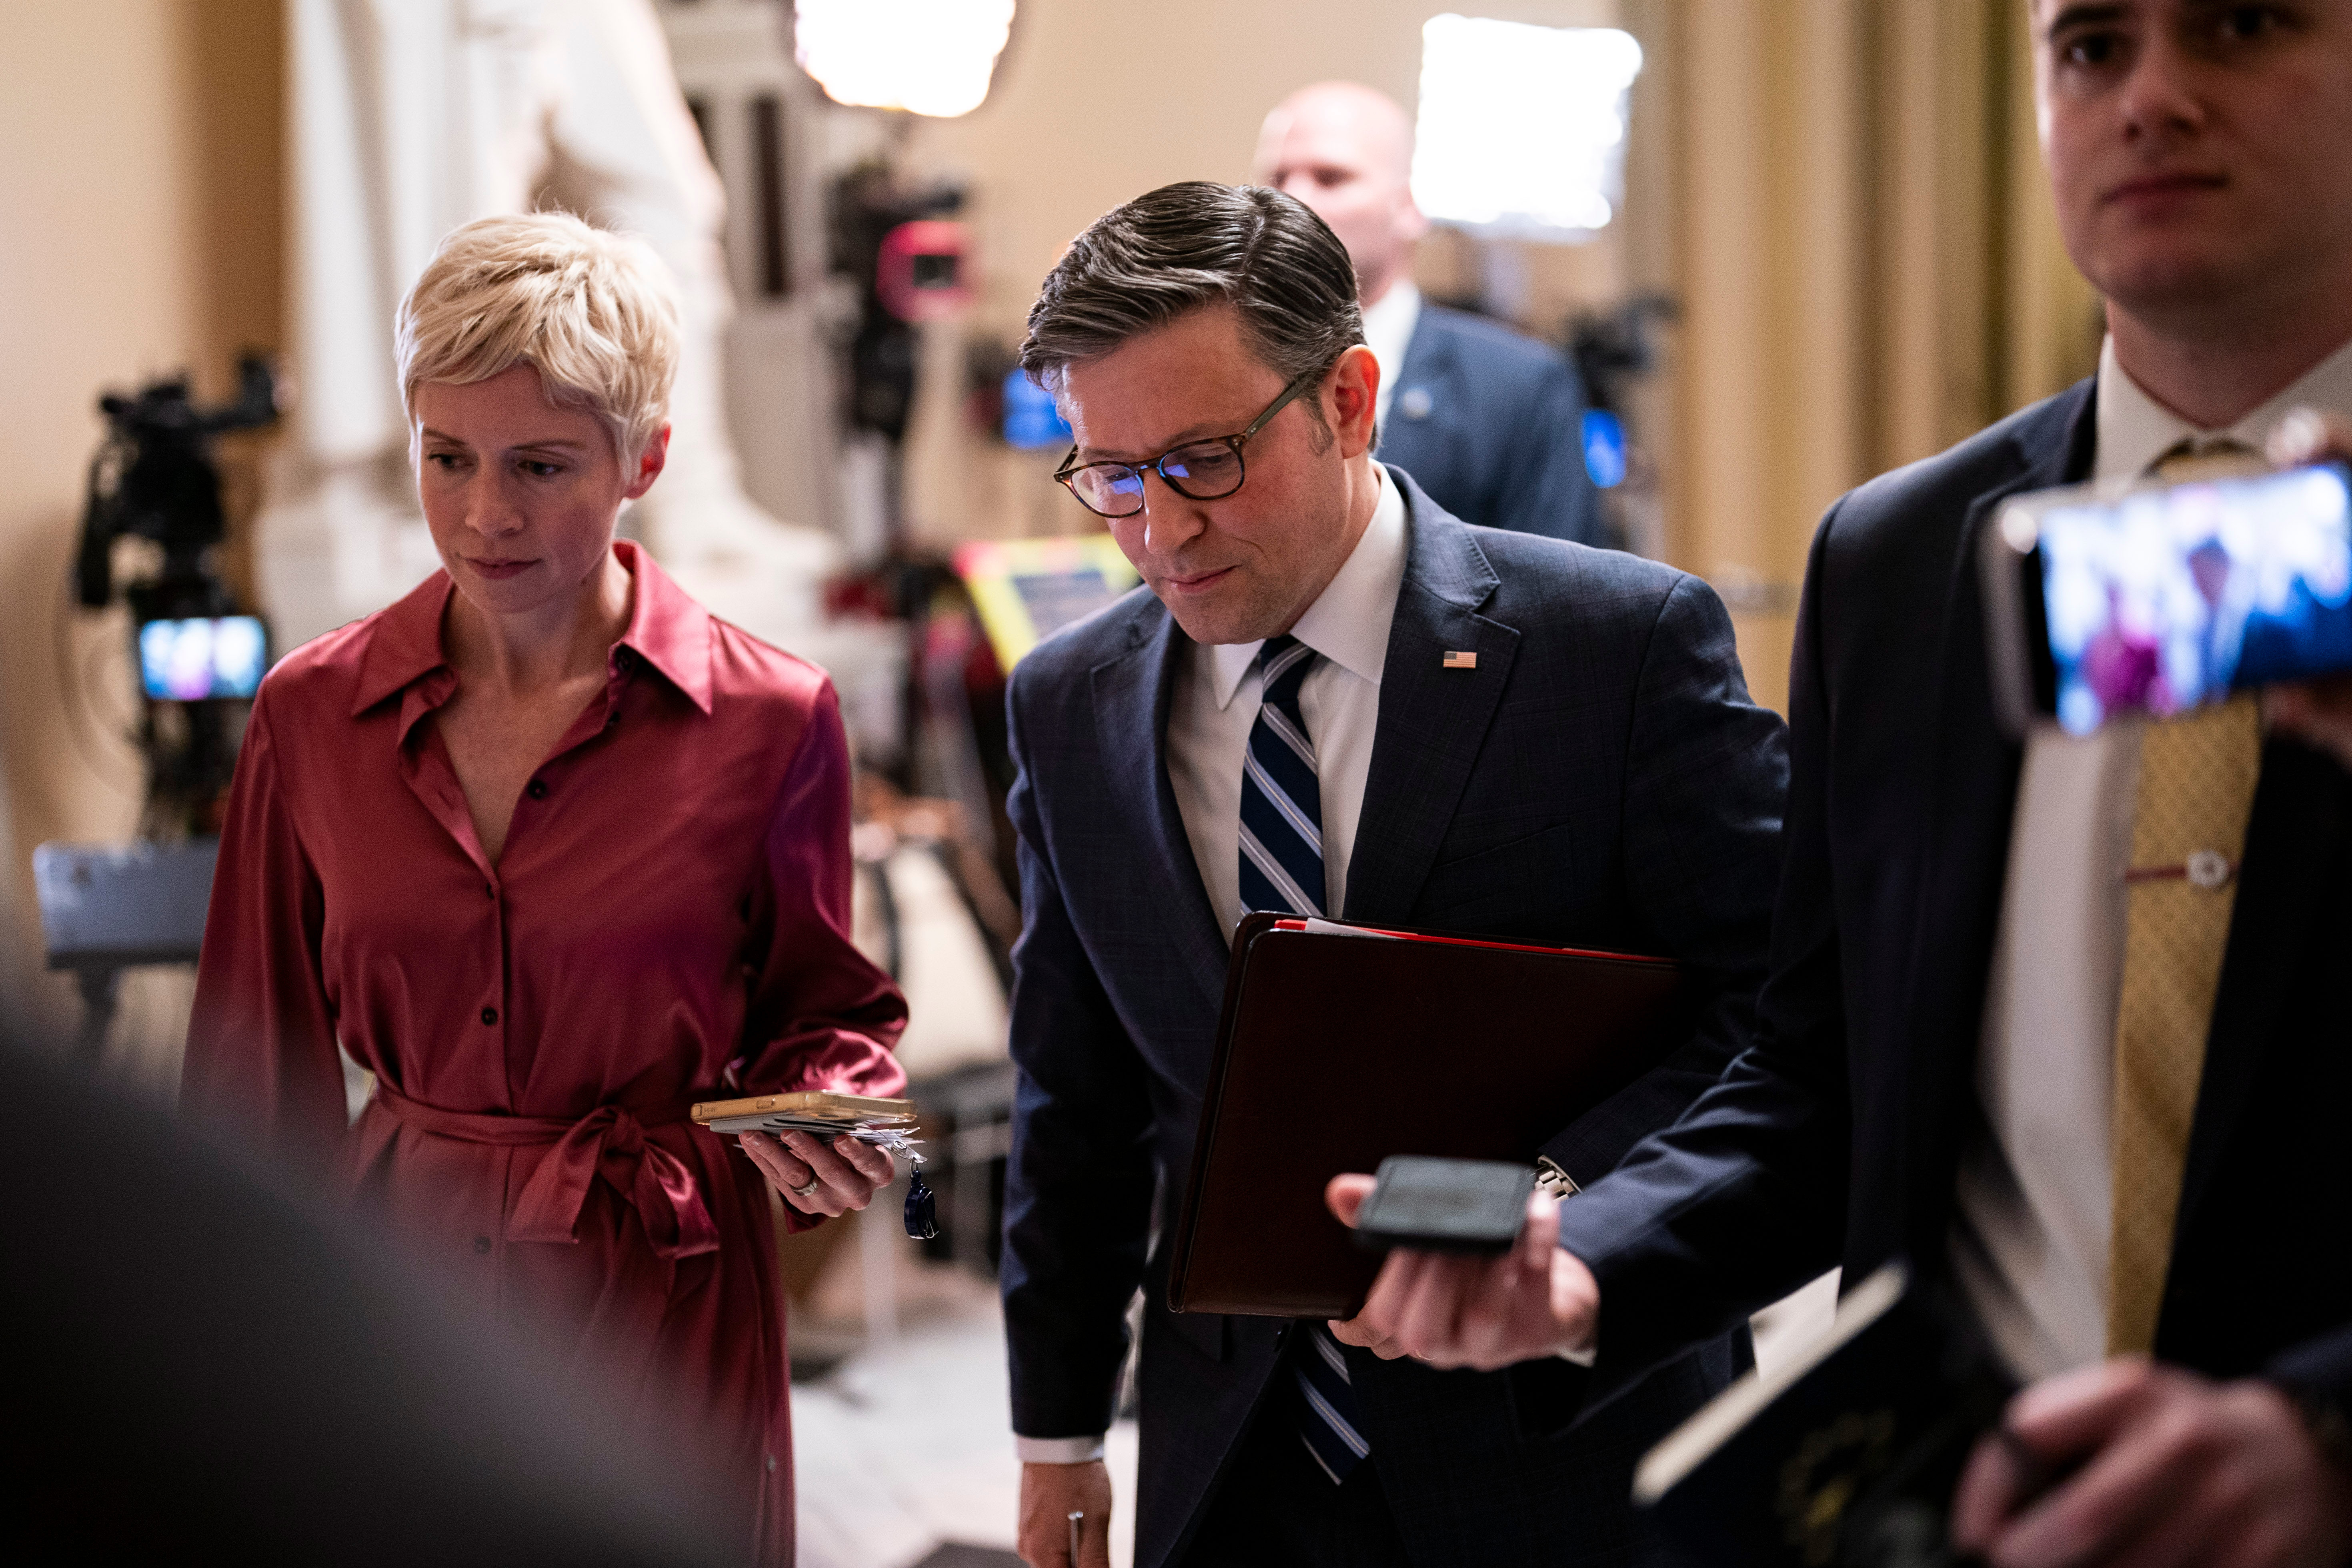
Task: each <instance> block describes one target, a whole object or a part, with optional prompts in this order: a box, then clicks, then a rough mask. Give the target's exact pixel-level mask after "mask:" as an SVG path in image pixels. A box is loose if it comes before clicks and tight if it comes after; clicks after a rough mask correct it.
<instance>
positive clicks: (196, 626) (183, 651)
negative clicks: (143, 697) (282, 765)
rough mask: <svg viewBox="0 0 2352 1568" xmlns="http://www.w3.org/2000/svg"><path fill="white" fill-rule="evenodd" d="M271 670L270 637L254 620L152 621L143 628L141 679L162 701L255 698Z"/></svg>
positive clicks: (212, 618)
mask: <svg viewBox="0 0 2352 1568" xmlns="http://www.w3.org/2000/svg"><path fill="white" fill-rule="evenodd" d="M268 668H269V639H268V636H267V635H266V634H265V633H264V632H263V631H262V629H261V622H260V621H259V620H257V618H255V617H254V616H204V617H198V618H195V619H191V620H178V621H149V622H147V623H145V624H144V625H143V626H141V627H140V628H139V675H140V679H141V681H142V683H143V684H144V685H145V686H146V688H147V695H148V696H149V697H151V698H153V699H155V700H158V701H165V702H201V701H203V700H205V699H207V698H213V697H250V696H252V695H253V694H254V692H255V691H256V690H257V689H259V688H260V686H261V677H262V673H263V672H264V671H265V670H267V669H268Z"/></svg>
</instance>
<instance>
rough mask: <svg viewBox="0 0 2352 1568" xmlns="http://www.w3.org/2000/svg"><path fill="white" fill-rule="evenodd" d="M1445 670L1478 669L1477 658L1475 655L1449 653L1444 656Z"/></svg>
mask: <svg viewBox="0 0 2352 1568" xmlns="http://www.w3.org/2000/svg"><path fill="white" fill-rule="evenodd" d="M1445 668H1448V669H1475V668H1478V656H1477V655H1476V654H1475V653H1449V654H1447V655H1446V656H1445Z"/></svg>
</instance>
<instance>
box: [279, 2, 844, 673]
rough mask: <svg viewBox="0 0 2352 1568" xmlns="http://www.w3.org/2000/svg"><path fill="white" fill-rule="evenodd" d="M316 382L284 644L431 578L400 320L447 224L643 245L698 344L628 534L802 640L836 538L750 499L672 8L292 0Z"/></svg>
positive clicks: (308, 395) (708, 597) (300, 430)
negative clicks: (677, 73) (732, 411)
mask: <svg viewBox="0 0 2352 1568" xmlns="http://www.w3.org/2000/svg"><path fill="white" fill-rule="evenodd" d="M286 9H287V29H288V38H289V78H290V80H289V106H288V126H287V140H288V146H289V172H288V178H289V215H288V216H289V250H290V252H291V260H292V274H291V279H290V302H291V310H290V315H291V318H292V326H293V361H294V368H295V373H296V378H297V385H298V389H299V396H298V402H297V405H296V411H295V417H294V430H293V438H292V439H291V440H290V441H289V442H288V443H286V446H285V448H284V451H283V454H282V457H281V459H280V461H279V463H278V469H277V472H276V473H275V474H274V475H273V476H272V483H271V487H270V499H269V501H268V505H267V506H266V507H265V509H264V511H263V515H262V518H261V521H260V524H259V529H258V551H257V555H258V560H257V565H258V569H259V575H260V588H261V594H262V597H263V600H264V608H265V609H266V610H267V611H268V614H269V615H270V616H271V617H272V620H273V622H274V624H275V627H276V630H277V636H278V646H279V647H280V648H281V649H282V648H287V647H293V646H294V645H296V644H297V643H299V642H301V641H304V640H306V639H307V638H309V637H315V636H317V635H318V634H319V633H320V632H322V631H326V630H329V629H331V628H332V627H334V626H340V625H341V624H342V623H344V622H345V621H348V620H351V619H352V618H353V617H354V616H362V615H364V614H366V613H368V612H369V611H371V610H373V609H376V608H378V607H380V606H381V605H385V604H388V603H390V602H391V601H392V600H393V599H394V598H396V597H398V596H399V595H401V594H402V593H404V592H405V591H406V590H407V589H408V588H409V587H410V586H411V585H412V584H415V582H416V581H417V580H418V579H419V578H421V577H423V576H424V575H425V574H426V573H427V572H429V571H430V570H432V568H433V566H434V564H435V561H434V557H433V552H432V545H431V543H430V542H429V540H428V539H427V538H426V536H425V525H424V521H423V519H422V518H421V517H420V516H419V515H418V513H417V511H416V506H415V495H414V491H413V489H412V488H411V481H410V478H409V475H408V470H407V429H406V426H405V423H404V418H403V416H402V413H401V407H400V389H399V387H398V386H397V385H396V384H395V383H394V374H393V360H392V317H393V310H394V307H395V306H396V305H397V304H398V302H399V300H400V298H401V296H402V294H403V293H404V292H405V291H406V289H407V288H408V285H409V283H410V281H411V280H412V279H415V276H416V274H417V273H418V272H419V271H420V270H422V268H424V265H425V261H426V260H427V258H430V257H431V255H432V253H433V249H434V247H435V246H436V244H437V243H438V242H439V240H440V238H441V237H442V236H443V235H445V234H446V233H447V232H448V231H449V230H450V229H452V228H455V227H456V226H458V225H459V224H461V223H466V222H467V221H469V220H471V219H474V218H477V217H483V216H489V215H492V214H496V213H502V212H520V211H525V210H528V209H530V208H532V207H536V206H546V205H557V206H562V207H564V208H567V209H569V210H571V211H574V212H577V213H580V214H581V215H582V216H585V217H587V218H588V219H589V220H590V221H592V222H594V223H599V224H603V225H605V226H610V227H614V228H619V229H626V230H628V231H630V232H633V233H635V234H637V235H640V236H642V237H644V238H645V239H646V241H648V242H649V243H650V244H651V245H652V246H653V247H655V248H656V250H658V251H659V252H660V253H661V254H662V256H663V257H664V258H666V259H667V261H668V262H669V264H670V266H671V267H672V268H673V269H675V271H676V272H677V279H678V284H679V289H680V294H681V297H682V300H683V304H684V311H685V325H686V349H685V353H684V354H683V356H682V357H681V361H680V364H679V369H678V379H677V390H676V393H675V395H674V396H673V398H672V402H671V417H672V421H673V426H674V428H673V434H672V437H671V446H670V458H669V467H668V468H667V471H666V472H665V473H664V474H663V476H662V479H661V481H660V483H659V484H657V485H656V487H655V488H654V490H653V491H652V493H651V494H650V495H648V496H647V497H646V500H645V501H643V502H641V503H640V504H639V505H638V507H637V508H635V510H633V511H632V512H631V514H630V516H629V518H628V519H627V520H626V521H625V527H628V528H630V529H632V530H633V531H635V532H636V533H638V534H639V536H640V537H642V538H644V539H645V540H646V542H647V544H648V545H649V546H650V547H651V548H652V549H653V551H654V552H655V553H656V556H658V557H659V559H660V560H661V561H662V563H663V564H664V565H666V566H667V567H668V568H669V569H670V570H671V571H672V572H673V573H674V574H676V575H677V576H678V577H679V578H680V579H681V581H683V582H685V583H686V584H687V585H688V590H689V591H690V592H692V593H694V594H696V595H697V596H698V597H702V598H703V599H704V600H705V602H706V603H709V604H711V605H712V607H713V608H715V609H718V610H719V612H720V613H721V614H723V615H726V616H728V617H729V618H730V619H732V620H736V621H739V622H740V623H741V624H743V625H744V626H747V627H748V628H749V629H751V630H752V631H754V632H755V633H757V634H759V635H761V636H762V637H768V638H769V639H771V640H772V641H779V642H782V643H785V644H786V645H787V646H790V645H792V644H793V643H795V642H797V641H799V640H801V634H802V633H803V631H804V630H805V629H806V628H809V627H812V626H814V623H815V621H816V619H817V616H818V609H817V589H818V585H819V584H820V583H821V582H822V580H823V579H824V575H825V574H827V573H828V572H829V571H830V570H831V569H832V567H833V565H834V563H835V560H836V557H837V552H836V550H835V545H834V543H833V542H832V540H831V539H830V538H829V537H828V536H826V535H824V534H822V533H819V532H817V531H814V530H810V529H806V528H795V527H790V526H787V525H786V524H784V523H782V522H779V521H777V520H776V519H774V518H773V517H772V516H770V515H769V514H768V513H767V512H765V511H764V510H761V508H760V507H759V506H758V505H757V504H756V503H755V502H753V501H752V500H751V498H750V497H749V496H748V495H746V494H745V493H744V490H743V486H742V481H741V478H740V473H739V470H738V465H737V461H736V457H735V451H734V447H733V444H732V441H731V439H730V436H729V433H728V429H727V423H726V409H725V405H724V401H723V397H722V394H721V391H720V385H721V370H722V367H721V363H720V331H721V330H722V328H723V327H724V325H725V322H726V321H727V318H728V316H729V314H730V312H731V310H733V298H732V295H731V292H730V288H729V285H728V280H727V274H726V271H725V268H724V265H723V262H722V258H721V256H720V253H719V229H720V224H721V221H722V219H723V216H724V196H723V194H722V192H721V190H720V187H719V179H718V176H717V174H714V173H713V171H712V169H711V166H710V162H709V158H708V157H707V156H706V155H705V153H704V151H703V148H702V144H701V142H700V139H699V137H698V134H697V132H696V130H695V126H694V121H693V119H692V117H691V116H690V115H689V114H688V111H687V109H686V104H685V100H684V99H683V97H682V96H681V95H680V93H679V91H678V87H677V79H676V78H675V77H674V76H673V74H672V72H671V68H670V59H669V50H668V47H667V42H666V41H665V39H664V37H663V33H662V29H661V26H660V23H659V22H658V20H657V19H656V16H655V14H654V11H653V6H652V4H651V0H286Z"/></svg>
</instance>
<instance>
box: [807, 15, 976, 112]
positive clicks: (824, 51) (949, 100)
mask: <svg viewBox="0 0 2352 1568" xmlns="http://www.w3.org/2000/svg"><path fill="white" fill-rule="evenodd" d="M1012 31H1013V0H795V4H794V5H793V57H794V58H796V59H798V60H799V61H800V65H801V68H802V69H803V70H804V71H806V72H808V73H809V75H811V76H813V77H814V78H815V79H816V83H817V85H818V86H819V87H822V88H823V89H824V90H825V96H826V97H828V98H830V99H832V100H834V101H835V103H849V104H856V105H860V106H862V107H866V108H873V109H908V110H914V112H916V113H917V114H929V115H934V116H937V117H938V118H940V119H942V120H947V119H952V118H953V117H954V116H956V115H959V114H969V113H971V111H972V110H975V109H978V108H979V107H980V102H981V100H982V99H984V98H986V97H987V96H988V80H989V76H990V73H991V72H992V71H993V70H994V69H995V68H996V57H997V56H998V55H999V54H1000V53H1002V52H1003V48H1004V40H1005V39H1006V38H1007V37H1010V36H1011V34H1012Z"/></svg>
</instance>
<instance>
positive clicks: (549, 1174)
mask: <svg viewBox="0 0 2352 1568" xmlns="http://www.w3.org/2000/svg"><path fill="white" fill-rule="evenodd" d="M375 1100H376V1103H377V1104H379V1105H381V1106H383V1108H384V1109H385V1110H389V1111H391V1112H392V1114H393V1115H394V1116H395V1117H397V1118H398V1119H399V1120H400V1121H402V1122H403V1123H404V1124H405V1125H407V1126H410V1127H414V1128H415V1129H416V1130H417V1131H420V1132H430V1133H434V1134H436V1135H437V1136H439V1137H443V1138H457V1139H462V1140H464V1141H465V1142H469V1143H491V1144H499V1145H504V1146H508V1147H516V1146H523V1145H530V1144H537V1143H552V1144H554V1145H555V1147H554V1148H552V1149H551V1150H549V1151H548V1152H547V1154H546V1156H545V1157H544V1158H542V1159H541V1161H540V1163H539V1168H538V1169H537V1170H535V1171H533V1172H532V1173H530V1181H528V1182H526V1183H524V1184H523V1189H522V1193H521V1194H520V1196H519V1197H517V1198H516V1200H515V1206H514V1212H513V1213H512V1214H511V1215H508V1216H507V1239H508V1240H509V1241H562V1242H576V1241H578V1240H579V1237H578V1236H576V1235H575V1234H574V1231H575V1230H576V1228H577V1227H578V1226H579V1224H580V1209H581V1206H582V1205H583V1204H585V1203H586V1202H587V1201H588V1188H589V1184H591V1183H593V1181H594V1180H595V1179H596V1178H597V1177H598V1176H600V1175H601V1176H603V1177H604V1181H605V1183H606V1184H607V1185H609V1186H611V1187H612V1189H613V1190H614V1192H616V1193H618V1194H620V1195H621V1199H622V1201H623V1202H624V1203H626V1204H627V1205H629V1206H630V1207H632V1208H634V1209H635V1210H636V1211H637V1219H638V1222H639V1223H640V1224H642V1225H643V1226H645V1230H646V1240H647V1241H649V1242H651V1243H652V1244H653V1249H654V1254H655V1256H656V1257H657V1258H662V1259H663V1260H664V1261H666V1262H673V1263H674V1262H676V1261H677V1259H679V1258H692V1257H694V1256H696V1255H697V1254H698V1253H704V1252H714V1251H717V1250H718V1247H719V1227H718V1226H716V1225H714V1224H712V1223H711V1219H710V1211H709V1209H708V1208H706V1207H704V1206H703V1203H702V1194H701V1193H700V1192H698V1190H697V1189H696V1187H695V1182H694V1173H693V1171H691V1170H690V1169H688V1166H687V1163H686V1162H685V1161H683V1160H681V1159H679V1158H678V1157H677V1155H675V1154H673V1153H671V1152H669V1151H668V1150H667V1149H665V1148H663V1147H662V1146H661V1145H660V1144H658V1143H656V1142H653V1141H652V1140H650V1139H648V1138H647V1137H646V1129H647V1128H650V1127H669V1126H674V1125H676V1124H677V1123H678V1122H681V1121H686V1120H687V1115H688V1111H689V1110H690V1109H691V1108H692V1106H693V1104H694V1101H693V1100H679V1101H677V1103H676V1104H674V1105H668V1106H664V1107H662V1108H660V1109H658V1110H643V1111H639V1110H630V1109H629V1108H627V1107H626V1106H621V1105H600V1106H598V1107H597V1108H596V1109H595V1110H592V1111H590V1112H589V1113H588V1114H587V1115H585V1116H583V1117H581V1118H580V1119H579V1120H578V1121H564V1120H563V1119H562V1118H561V1117H554V1116H509V1115H507V1114H505V1113H504V1112H500V1111H467V1110H443V1109H441V1108H440V1107H439V1106H437V1105H426V1104H425V1103H424V1102H423V1101H422V1100H411V1099H409V1098H408V1097H407V1096H406V1095H404V1094H402V1093H401V1092H400V1091H399V1090H397V1089H394V1088H392V1087H391V1086H390V1085H389V1084H387V1083H385V1082H384V1081H383V1079H377V1080H376V1086H375Z"/></svg>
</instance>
